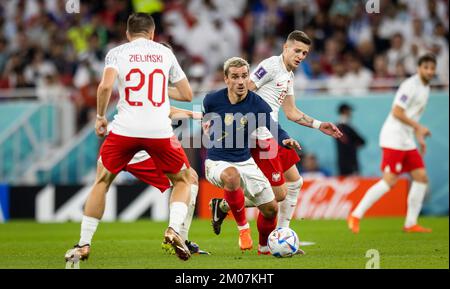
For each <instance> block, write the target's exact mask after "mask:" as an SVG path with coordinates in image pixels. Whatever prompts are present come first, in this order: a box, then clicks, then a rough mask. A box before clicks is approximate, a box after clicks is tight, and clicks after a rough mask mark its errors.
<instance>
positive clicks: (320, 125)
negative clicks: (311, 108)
mask: <svg viewBox="0 0 450 289" xmlns="http://www.w3.org/2000/svg"><path fill="white" fill-rule="evenodd" d="M283 111H284V113H285V114H286V117H287V118H288V119H289V120H290V121H293V122H295V123H298V124H300V125H303V126H306V127H311V128H316V129H319V130H320V131H321V132H323V133H324V134H326V135H329V136H332V137H334V138H340V137H341V136H342V132H341V131H340V130H339V129H338V128H337V127H336V126H335V125H334V124H333V123H331V122H320V121H318V120H315V119H314V118H312V117H310V116H308V115H307V114H306V113H304V112H302V111H301V110H299V109H298V108H297V106H296V105H295V101H294V96H293V95H287V96H286V98H285V99H284V102H283Z"/></svg>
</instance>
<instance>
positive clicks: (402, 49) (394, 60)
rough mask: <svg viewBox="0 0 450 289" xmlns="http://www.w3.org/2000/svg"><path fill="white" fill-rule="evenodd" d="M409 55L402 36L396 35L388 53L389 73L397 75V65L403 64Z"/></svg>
mask: <svg viewBox="0 0 450 289" xmlns="http://www.w3.org/2000/svg"><path fill="white" fill-rule="evenodd" d="M408 54H409V50H408V47H407V46H406V45H405V41H404V38H403V36H402V34H400V33H396V34H394V35H393V36H392V39H391V48H390V49H389V50H388V52H387V59H388V69H389V73H392V74H395V70H396V66H397V64H398V63H399V62H403V61H404V60H405V58H406V57H407V56H408Z"/></svg>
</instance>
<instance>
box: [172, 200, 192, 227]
mask: <svg viewBox="0 0 450 289" xmlns="http://www.w3.org/2000/svg"><path fill="white" fill-rule="evenodd" d="M169 209H170V213H169V227H171V228H172V229H174V230H175V232H177V233H180V229H181V224H182V223H183V222H184V220H185V219H186V215H187V211H188V207H187V205H186V204H185V203H183V202H173V203H171V204H170V207H169Z"/></svg>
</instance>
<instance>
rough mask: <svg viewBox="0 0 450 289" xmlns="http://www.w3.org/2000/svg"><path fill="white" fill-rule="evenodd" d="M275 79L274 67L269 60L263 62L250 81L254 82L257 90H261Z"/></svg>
mask: <svg viewBox="0 0 450 289" xmlns="http://www.w3.org/2000/svg"><path fill="white" fill-rule="evenodd" d="M273 77H274V71H273V66H272V65H271V64H270V61H269V60H268V59H266V60H264V61H262V62H261V63H260V64H259V65H258V67H257V68H256V69H255V70H254V71H253V72H252V74H251V75H250V80H251V81H253V82H254V83H255V85H256V87H257V88H260V87H261V86H263V85H264V84H266V83H267V82H269V81H271V80H272V79H273Z"/></svg>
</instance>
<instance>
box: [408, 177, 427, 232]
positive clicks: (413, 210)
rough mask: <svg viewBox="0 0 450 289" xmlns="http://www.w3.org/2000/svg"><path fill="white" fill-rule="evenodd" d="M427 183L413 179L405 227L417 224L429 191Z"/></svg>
mask: <svg viewBox="0 0 450 289" xmlns="http://www.w3.org/2000/svg"><path fill="white" fill-rule="evenodd" d="M427 186H428V185H427V184H426V183H419V182H415V181H413V182H412V184H411V188H410V189H409V194H408V212H407V214H406V220H405V227H406V228H409V227H412V226H414V225H416V224H417V218H418V217H419V214H420V210H421V209H422V203H423V199H424V197H425V193H426V191H427Z"/></svg>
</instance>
